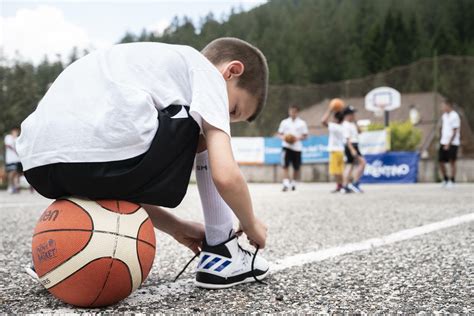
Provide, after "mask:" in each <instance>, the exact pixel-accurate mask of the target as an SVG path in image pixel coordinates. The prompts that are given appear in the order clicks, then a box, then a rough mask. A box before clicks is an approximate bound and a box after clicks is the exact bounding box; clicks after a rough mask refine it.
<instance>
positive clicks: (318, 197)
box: [0, 184, 474, 313]
mask: <svg viewBox="0 0 474 316" xmlns="http://www.w3.org/2000/svg"><path fill="white" fill-rule="evenodd" d="M250 189H251V192H252V195H253V199H254V207H255V210H256V212H257V214H258V216H259V217H261V218H262V219H263V220H264V221H265V222H266V223H267V224H268V225H269V228H270V231H269V240H268V246H267V248H266V249H265V251H264V252H263V255H264V256H265V257H266V258H268V259H269V260H270V261H272V262H275V261H276V260H278V259H283V258H286V257H288V256H291V255H295V254H301V253H307V252H311V251H318V250H321V249H328V248H331V247H335V246H339V245H344V244H347V243H353V242H358V241H362V240H365V239H368V238H373V237H381V236H385V235H388V234H390V233H394V232H397V231H400V230H403V229H407V228H413V227H417V226H421V225H425V224H429V223H432V222H437V221H441V220H445V219H448V218H452V217H456V216H459V215H463V214H468V213H472V212H474V185H461V184H460V185H458V186H457V187H456V188H454V189H453V190H444V189H441V188H440V186H439V185H436V184H418V185H403V186H402V185H386V186H378V185H371V186H366V187H365V189H366V193H365V194H361V195H337V194H330V193H328V192H329V191H330V189H332V186H329V185H326V184H303V185H301V186H300V187H299V188H298V190H297V191H296V192H288V193H282V192H280V186H279V185H268V184H260V185H251V187H250ZM49 203H50V201H49V200H46V199H44V198H42V197H40V196H38V195H36V194H29V193H22V194H20V195H14V196H11V195H8V194H6V193H5V192H0V236H1V243H0V312H9V313H28V312H29V313H32V312H33V313H34V312H49V313H51V312H59V313H61V312H64V313H65V312H68V313H70V312H84V311H87V310H83V309H74V307H72V306H70V305H67V304H64V303H62V302H60V301H58V300H56V299H54V298H53V297H52V296H51V295H49V294H48V292H47V291H46V290H44V289H42V288H41V286H39V285H38V284H35V283H34V282H32V280H31V279H29V277H28V276H27V275H26V274H25V273H23V270H22V269H23V268H22V266H24V265H26V264H29V262H30V256H31V251H30V247H31V233H32V231H33V228H34V225H35V222H36V220H37V218H38V217H39V215H40V214H41V212H42V210H43V209H44V208H45V207H46V206H47V205H48V204H49ZM175 212H176V214H178V215H179V216H183V217H186V218H189V219H194V220H202V215H201V212H200V203H199V198H198V195H197V189H196V187H195V186H191V187H190V189H189V192H188V195H187V197H186V198H185V200H184V201H183V203H182V205H181V206H180V207H179V208H178V209H177V210H176V211H175ZM191 256H192V255H191V253H190V252H189V251H188V250H186V249H184V248H182V247H181V246H179V245H178V244H176V243H175V242H174V241H173V240H172V238H170V237H168V236H166V235H164V234H162V233H157V256H156V259H155V265H154V267H153V269H152V271H151V274H150V276H149V277H148V279H147V280H146V281H145V283H144V284H143V285H142V287H141V288H139V289H138V290H137V291H136V292H135V293H133V294H132V295H131V296H130V297H129V298H128V299H126V300H124V301H123V302H120V303H119V304H117V305H114V306H111V307H108V308H104V309H96V310H93V311H103V312H126V311H130V312H180V313H186V312H233V313H241V312H242V313H243V312H247V313H248V312H269V313H272V312H318V311H319V312H370V313H374V312H381V313H386V312H389V311H390V312H403V313H415V312H423V311H425V312H435V311H440V312H452V313H474V303H473V297H474V222H469V223H466V224H462V225H458V226H455V227H452V228H448V229H444V230H440V231H437V232H433V233H430V234H427V235H423V236H419V237H416V238H413V239H410V240H406V241H402V242H399V243H395V244H392V245H387V246H383V247H380V248H375V249H372V250H370V251H360V252H354V253H351V254H346V255H342V256H338V257H334V258H331V259H328V260H325V261H322V262H316V263H310V264H306V265H303V266H298V267H293V268H290V269H286V270H283V271H279V272H277V273H274V274H272V275H271V276H270V277H269V278H268V280H267V283H268V284H267V285H257V284H251V285H241V286H237V287H235V288H233V289H230V290H219V291H206V290H201V289H197V288H195V287H194V286H193V284H192V282H191V278H192V276H193V274H192V269H191V268H189V269H188V272H187V273H185V274H184V275H183V276H182V280H180V281H178V282H177V283H172V282H171V281H170V280H172V279H173V277H174V276H175V275H176V273H177V272H179V270H180V269H181V268H182V267H183V266H184V264H185V263H186V262H187V261H188V260H189V259H190V257H191Z"/></svg>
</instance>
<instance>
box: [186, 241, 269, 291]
mask: <svg viewBox="0 0 474 316" xmlns="http://www.w3.org/2000/svg"><path fill="white" fill-rule="evenodd" d="M269 269H270V266H269V264H268V262H267V261H266V260H265V259H264V258H262V257H261V256H258V255H257V254H252V253H251V252H250V251H247V250H245V249H243V248H242V247H241V246H240V245H239V243H238V241H237V236H236V235H234V236H233V237H231V238H230V239H229V240H227V241H226V242H223V243H222V244H219V245H216V246H209V245H207V244H206V243H204V245H203V247H202V251H201V253H200V255H199V264H198V266H197V269H196V281H195V284H196V285H197V286H199V287H202V288H206V289H224V288H228V287H231V286H234V285H237V284H241V283H247V282H255V281H261V280H263V279H264V278H265V277H266V276H267V274H268V272H269Z"/></svg>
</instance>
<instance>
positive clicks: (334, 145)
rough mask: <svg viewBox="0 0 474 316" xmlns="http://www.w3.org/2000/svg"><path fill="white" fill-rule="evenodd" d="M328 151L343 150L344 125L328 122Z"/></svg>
mask: <svg viewBox="0 0 474 316" xmlns="http://www.w3.org/2000/svg"><path fill="white" fill-rule="evenodd" d="M328 130H329V137H328V151H344V145H345V142H344V127H342V125H341V124H337V123H332V122H329V124H328Z"/></svg>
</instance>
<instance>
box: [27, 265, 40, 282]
mask: <svg viewBox="0 0 474 316" xmlns="http://www.w3.org/2000/svg"><path fill="white" fill-rule="evenodd" d="M24 268H25V272H26V273H27V274H28V275H29V276H30V277H31V278H32V279H33V280H35V281H36V282H38V283H39V282H40V281H39V277H38V274H37V273H36V271H35V267H34V266H33V265H31V266H25V267H24Z"/></svg>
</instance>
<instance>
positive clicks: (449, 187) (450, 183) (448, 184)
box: [445, 180, 454, 189]
mask: <svg viewBox="0 0 474 316" xmlns="http://www.w3.org/2000/svg"><path fill="white" fill-rule="evenodd" d="M453 187H454V182H453V181H451V180H449V181H448V182H446V185H445V188H446V189H452V188H453Z"/></svg>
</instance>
